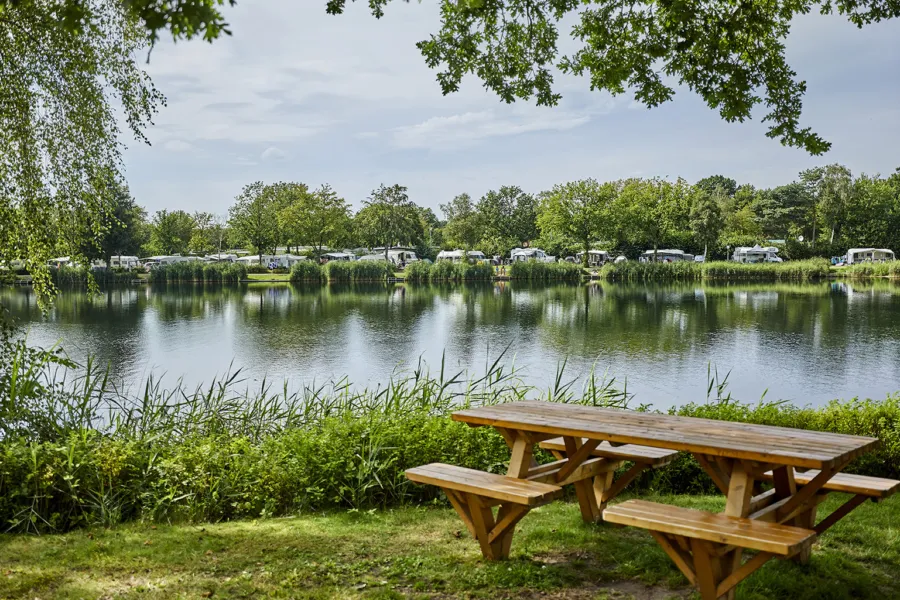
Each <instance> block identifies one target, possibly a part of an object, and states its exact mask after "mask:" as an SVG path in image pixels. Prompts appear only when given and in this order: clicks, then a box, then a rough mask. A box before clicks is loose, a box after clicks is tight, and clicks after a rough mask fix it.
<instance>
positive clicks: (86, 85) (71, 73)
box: [0, 0, 163, 303]
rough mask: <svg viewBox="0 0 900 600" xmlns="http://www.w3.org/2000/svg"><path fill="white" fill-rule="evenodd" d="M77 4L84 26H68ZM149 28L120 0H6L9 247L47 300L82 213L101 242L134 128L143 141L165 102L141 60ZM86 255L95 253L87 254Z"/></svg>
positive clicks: (1, 148) (2, 64)
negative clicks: (59, 256)
mask: <svg viewBox="0 0 900 600" xmlns="http://www.w3.org/2000/svg"><path fill="white" fill-rule="evenodd" d="M69 11H77V12H79V13H80V15H81V16H80V17H79V23H80V24H81V26H79V27H65V26H61V24H60V23H61V20H65V19H66V16H67V15H68V14H69ZM143 48H146V33H145V31H144V30H143V29H141V28H140V27H137V26H136V25H135V24H134V22H133V20H132V19H131V17H130V15H129V14H128V12H127V10H126V8H125V4H124V3H122V2H120V1H118V0H85V1H84V2H74V1H72V2H70V1H62V0H57V1H55V2H54V1H51V2H49V3H48V2H33V1H30V0H0V99H2V100H0V214H2V216H3V218H4V223H3V227H4V235H3V236H0V241H3V242H4V244H5V247H4V248H2V249H0V254H4V255H9V254H16V255H17V256H8V258H22V259H25V260H26V262H27V264H28V268H29V270H30V271H31V273H32V276H33V278H34V286H35V291H36V292H37V294H38V299H39V301H41V302H42V303H43V302H44V301H46V299H47V298H49V295H50V292H51V291H52V283H51V280H50V274H49V271H48V269H47V265H46V261H47V260H48V259H49V258H52V253H53V252H55V251H56V249H57V242H58V241H59V240H70V241H71V243H70V247H69V248H68V251H69V252H70V253H71V254H73V255H75V256H78V255H79V253H80V252H81V251H82V250H83V249H84V248H85V247H87V246H88V243H86V240H84V239H78V240H76V239H73V238H72V235H71V234H72V233H73V229H72V225H73V223H74V222H75V221H78V222H81V223H88V224H90V225H91V226H90V227H89V228H88V229H85V230H81V231H80V233H81V234H82V235H83V236H90V237H91V238H92V239H93V240H94V242H95V246H96V245H98V244H100V243H102V239H101V238H102V235H103V233H104V227H103V223H104V222H105V219H106V216H107V215H109V214H112V213H113V212H114V211H115V208H114V202H115V199H114V189H113V188H112V187H111V186H110V185H109V182H110V181H119V180H121V179H122V177H121V173H120V171H121V165H122V159H121V153H122V148H123V143H122V141H120V140H121V139H122V137H121V136H120V134H121V133H122V132H121V131H120V129H121V126H122V125H123V124H124V126H125V127H126V128H127V129H128V130H129V131H130V133H131V134H132V135H133V136H134V137H135V138H136V139H138V140H139V141H144V137H143V134H142V130H143V128H144V127H145V126H146V125H147V124H148V123H149V122H150V120H151V118H152V116H153V114H154V113H155V111H156V107H157V106H158V105H159V103H161V102H162V101H163V97H162V95H161V94H160V93H159V92H158V91H157V90H156V89H155V88H154V87H153V84H152V82H151V81H150V79H149V77H148V76H147V74H146V73H145V72H144V71H143V70H142V68H141V67H140V65H139V62H138V61H139V60H140V59H139V58H138V54H139V53H140V51H141V50H142V49H143ZM81 258H82V259H84V258H86V257H84V256H81Z"/></svg>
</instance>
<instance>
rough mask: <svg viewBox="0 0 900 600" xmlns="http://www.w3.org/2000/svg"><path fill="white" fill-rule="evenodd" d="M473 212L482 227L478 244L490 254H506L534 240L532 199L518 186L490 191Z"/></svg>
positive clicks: (534, 216) (533, 207) (534, 207)
mask: <svg viewBox="0 0 900 600" xmlns="http://www.w3.org/2000/svg"><path fill="white" fill-rule="evenodd" d="M476 209H477V211H478V216H479V220H480V225H481V240H480V242H479V243H480V245H481V246H483V248H482V249H483V250H486V251H488V252H489V253H491V254H501V255H502V254H506V253H507V252H509V251H510V250H511V249H512V248H514V247H516V246H519V245H521V244H523V243H524V242H529V241H531V240H533V239H534V238H536V237H537V211H536V202H535V199H534V197H533V196H531V195H530V194H526V193H525V192H523V191H522V188H520V187H518V186H514V185H505V186H503V187H501V188H500V189H499V190H496V191H494V190H491V191H489V192H488V193H487V194H485V195H484V196H482V197H481V199H480V200H479V201H478V204H477V206H476Z"/></svg>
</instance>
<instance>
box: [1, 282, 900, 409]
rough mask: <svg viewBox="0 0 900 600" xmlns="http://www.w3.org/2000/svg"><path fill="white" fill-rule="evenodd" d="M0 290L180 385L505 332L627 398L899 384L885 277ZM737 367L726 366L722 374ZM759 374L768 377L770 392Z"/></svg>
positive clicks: (451, 352)
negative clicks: (723, 384) (49, 296)
mask: <svg viewBox="0 0 900 600" xmlns="http://www.w3.org/2000/svg"><path fill="white" fill-rule="evenodd" d="M0 302H2V303H3V304H4V305H5V306H7V307H8V308H9V309H10V312H11V313H12V315H13V316H14V317H16V318H18V320H19V321H20V323H22V324H23V325H24V326H25V327H26V328H27V330H28V335H29V339H30V340H31V342H32V343H37V344H40V345H45V346H46V345H51V344H53V343H55V342H57V341H60V342H61V343H62V346H63V347H64V348H65V349H66V351H67V352H68V354H69V356H71V357H72V358H74V359H76V360H79V361H83V360H84V358H85V357H86V356H88V355H89V354H90V355H94V356H95V357H96V358H97V359H99V360H100V361H103V362H104V363H106V362H108V363H109V364H110V366H111V372H112V374H113V376H114V377H117V378H120V379H123V380H124V381H125V382H126V383H128V384H132V385H134V384H140V383H141V382H142V381H143V380H144V379H145V378H146V377H147V376H148V375H149V374H150V373H155V374H158V375H160V374H165V381H166V382H167V383H174V381H175V380H176V379H177V378H179V377H182V378H183V379H184V381H185V383H187V384H189V385H190V386H194V385H196V384H201V383H204V382H209V381H210V380H212V379H213V378H214V377H215V376H217V375H222V374H224V373H225V372H227V371H228V370H229V367H230V366H231V368H232V370H234V369H237V368H240V369H242V375H243V376H244V377H245V378H246V379H247V380H248V383H249V384H253V383H254V382H257V381H259V380H261V379H262V378H263V377H267V378H268V379H269V380H274V381H276V382H278V383H279V385H280V382H281V381H282V380H284V379H288V380H289V381H290V385H299V384H300V383H301V382H303V383H309V382H311V381H316V382H320V383H325V382H327V381H328V380H330V379H336V378H341V377H344V376H348V377H349V379H350V380H351V381H352V382H353V383H355V384H357V385H364V384H374V383H384V382H386V381H387V380H388V378H389V377H390V375H391V373H392V372H394V371H395V370H398V369H399V370H402V369H407V370H408V369H412V368H415V367H416V365H417V364H418V362H419V360H420V358H421V359H422V360H423V361H424V362H425V363H426V364H427V365H428V366H429V367H430V368H431V370H432V372H436V371H437V370H438V369H440V366H441V360H442V357H444V359H445V364H446V370H447V371H454V372H456V371H468V372H469V373H471V374H473V375H477V374H481V373H483V372H484V371H485V369H486V365H487V364H488V363H490V362H492V361H493V360H495V359H496V358H497V357H498V356H499V355H500V354H501V353H502V352H503V350H504V349H506V348H507V347H508V348H509V349H508V353H507V355H506V357H504V361H505V362H506V363H507V364H512V363H513V362H514V364H515V366H516V367H517V368H519V369H520V371H519V377H521V378H522V379H523V380H524V381H525V382H526V383H528V384H532V385H535V386H537V387H540V388H542V389H546V388H548V387H550V386H551V385H552V383H553V380H554V378H555V377H556V374H557V371H558V369H559V367H560V365H561V364H562V362H563V361H564V360H565V361H567V364H566V366H565V371H564V379H565V380H566V381H568V380H572V379H578V380H579V381H583V380H584V378H585V376H587V375H588V374H589V373H590V372H591V369H594V370H595V372H596V373H598V375H602V374H604V373H608V376H609V377H615V378H616V385H618V386H620V387H621V386H624V385H627V390H628V392H630V393H633V394H634V402H635V403H640V404H652V405H654V406H655V407H657V408H665V407H668V406H671V405H675V404H683V403H686V402H690V401H704V400H705V399H706V395H707V381H708V378H707V372H708V371H707V370H708V368H709V367H710V365H711V366H712V368H714V369H717V370H718V373H719V378H720V379H722V378H724V377H725V375H726V374H728V383H729V386H728V390H729V391H730V392H731V393H732V394H733V396H734V397H735V398H737V399H739V400H742V401H755V400H758V399H759V398H760V397H761V396H762V395H763V394H764V393H766V399H768V400H774V399H787V400H790V401H792V402H794V403H796V404H800V405H805V404H812V405H818V404H822V403H824V402H827V401H828V400H830V399H833V398H851V397H854V396H860V397H872V398H883V397H884V396H885V395H886V394H887V393H890V392H895V391H898V390H900V368H898V357H900V287H897V286H895V285H893V284H890V283H888V282H882V281H879V282H875V283H867V284H846V283H835V282H828V283H819V284H804V285H789V284H767V285H755V284H746V285H744V284H741V285H737V284H735V285H719V286H712V285H702V284H674V285H623V284H618V285H613V284H607V283H602V284H601V283H591V284H586V285H568V286H565V285H559V286H544V287H535V286H529V285H517V284H510V283H496V284H486V285H479V286H455V287H427V286H425V287H413V286H403V285H397V286H393V285H391V286H376V287H362V288H361V287H348V286H343V287H336V286H328V287H314V288H298V287H294V286H291V285H288V284H271V285H268V284H250V285H244V286H240V287H225V288H221V287H220V288H216V287H203V286H183V287H182V286H178V287H163V288H156V287H149V286H144V287H137V286H135V287H116V288H113V289H109V290H105V291H104V292H103V293H102V294H101V295H100V296H97V297H93V298H91V297H89V296H88V295H86V294H85V293H84V292H83V291H63V292H62V293H61V294H60V295H59V297H58V298H57V300H56V303H55V305H54V307H53V308H52V310H51V311H50V313H49V314H47V315H46V316H45V315H42V314H41V313H40V311H39V310H38V308H37V305H36V302H35V298H34V295H33V294H32V292H31V291H30V290H29V289H27V288H25V289H23V288H3V289H0ZM729 372H730V374H729ZM766 390H768V392H766Z"/></svg>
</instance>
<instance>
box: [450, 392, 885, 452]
mask: <svg viewBox="0 0 900 600" xmlns="http://www.w3.org/2000/svg"><path fill="white" fill-rule="evenodd" d="M453 418H454V419H455V420H458V421H463V422H467V423H470V424H473V425H491V426H497V427H510V428H514V429H520V430H528V431H535V432H540V433H552V434H555V435H557V436H558V435H560V434H562V435H563V436H573V437H580V438H590V439H603V440H606V441H609V442H610V443H624V444H637V445H642V446H654V447H662V448H669V449H673V450H683V451H687V452H695V453H700V454H707V455H713V456H724V457H730V458H739V459H745V460H755V461H760V462H769V463H774V464H791V465H794V466H798V467H804V468H826V467H831V466H835V465H837V464H838V463H841V462H843V461H846V460H850V459H852V458H855V457H857V456H859V455H861V454H863V453H864V452H866V451H868V450H870V449H872V448H874V447H875V445H876V444H878V440H875V439H874V438H866V437H861V436H847V435H841V434H833V433H827V432H816V431H805V430H796V429H788V428H781V427H771V426H764V425H750V424H746V423H731V422H723V421H715V420H711V419H697V418H694V417H679V416H673V415H661V414H653V413H637V412H632V411H624V410H618V409H608V408H596V407H581V406H575V405H569V404H561V403H550V402H539V401H523V402H515V403H509V404H504V405H497V406H489V407H481V408H475V409H467V410H463V411H458V412H456V413H454V415H453Z"/></svg>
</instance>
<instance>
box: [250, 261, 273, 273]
mask: <svg viewBox="0 0 900 600" xmlns="http://www.w3.org/2000/svg"><path fill="white" fill-rule="evenodd" d="M247 272H248V273H253V274H255V275H261V274H264V273H268V272H269V267H267V266H266V265H261V264H259V263H253V264H250V265H247Z"/></svg>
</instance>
